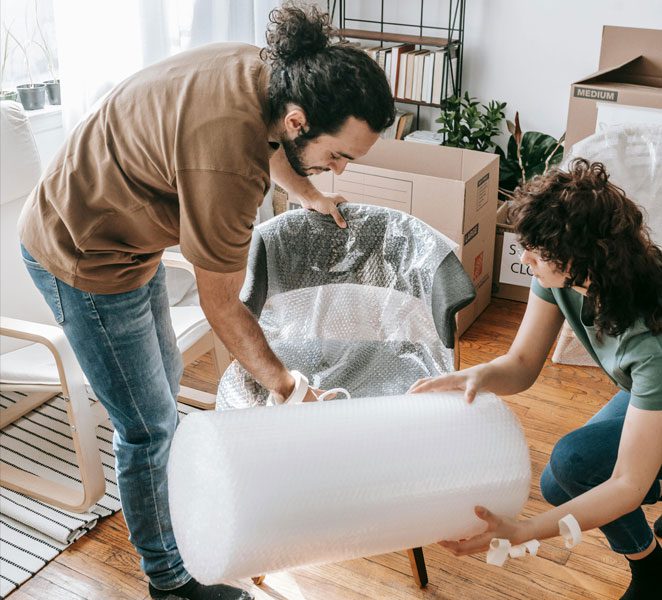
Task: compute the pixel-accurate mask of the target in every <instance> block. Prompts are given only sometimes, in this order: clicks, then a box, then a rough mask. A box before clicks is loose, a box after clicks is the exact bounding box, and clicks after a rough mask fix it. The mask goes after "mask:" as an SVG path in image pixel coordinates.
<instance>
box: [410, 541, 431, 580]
mask: <svg viewBox="0 0 662 600" xmlns="http://www.w3.org/2000/svg"><path fill="white" fill-rule="evenodd" d="M407 556H409V564H410V565H411V572H412V574H413V575H414V581H415V582H416V585H417V586H418V587H420V588H424V587H425V586H426V585H427V584H428V570H427V569H426V568H425V557H424V556H423V548H412V549H411V550H407Z"/></svg>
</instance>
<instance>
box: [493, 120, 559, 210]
mask: <svg viewBox="0 0 662 600" xmlns="http://www.w3.org/2000/svg"><path fill="white" fill-rule="evenodd" d="M506 123H507V126H508V131H509V132H510V134H511V135H510V139H509V140H508V145H507V146H506V152H504V151H503V150H502V149H501V148H500V147H499V146H497V147H496V153H497V154H498V155H499V157H500V158H499V194H500V196H501V199H502V200H510V199H511V198H512V197H513V192H514V191H515V188H516V187H517V186H518V185H521V184H523V183H525V182H526V181H528V180H529V179H531V178H532V177H534V176H536V175H543V174H544V173H546V172H547V170H548V169H549V167H551V166H553V165H556V164H558V163H559V162H560V161H561V159H562V158H563V141H564V140H565V133H564V134H563V135H562V136H561V137H560V138H559V139H558V140H557V139H555V138H554V137H552V136H551V135H547V134H545V133H540V132H539V131H527V132H526V133H524V134H522V129H521V127H520V124H519V113H518V112H517V113H515V122H514V123H513V122H512V121H506Z"/></svg>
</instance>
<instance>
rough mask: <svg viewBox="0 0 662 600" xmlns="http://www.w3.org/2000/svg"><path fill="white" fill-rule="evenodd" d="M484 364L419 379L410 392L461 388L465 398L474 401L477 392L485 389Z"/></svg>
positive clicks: (443, 390) (424, 392)
mask: <svg viewBox="0 0 662 600" xmlns="http://www.w3.org/2000/svg"><path fill="white" fill-rule="evenodd" d="M482 366H483V365H478V366H476V367H471V368H469V369H464V370H463V371H457V372H455V373H448V374H447V375H440V376H439V377H426V378H425V379H419V380H418V381H417V382H416V383H415V384H414V385H412V386H411V387H410V388H409V391H408V392H407V393H408V394H426V393H430V392H446V391H449V390H460V391H463V392H464V398H465V400H466V401H467V402H468V403H470V404H471V403H472V402H473V401H474V399H475V398H476V394H477V393H478V392H479V391H480V390H481V389H483V378H484V377H483V369H482Z"/></svg>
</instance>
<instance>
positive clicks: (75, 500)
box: [0, 102, 230, 512]
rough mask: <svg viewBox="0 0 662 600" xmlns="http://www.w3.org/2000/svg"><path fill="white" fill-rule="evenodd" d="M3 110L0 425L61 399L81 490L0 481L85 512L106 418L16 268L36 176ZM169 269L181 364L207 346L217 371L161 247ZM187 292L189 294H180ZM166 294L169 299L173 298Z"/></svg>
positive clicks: (203, 326) (96, 494) (97, 475)
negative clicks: (12, 396) (1, 401)
mask: <svg viewBox="0 0 662 600" xmlns="http://www.w3.org/2000/svg"><path fill="white" fill-rule="evenodd" d="M0 108H1V113H2V116H1V118H2V138H1V141H2V155H1V167H2V174H1V186H2V187H1V193H0V209H1V213H0V222H1V227H2V230H1V237H0V241H1V244H2V246H1V250H2V252H1V254H0V260H1V269H0V273H1V280H2V286H1V288H2V291H1V303H2V316H1V317H0V335H1V336H2V339H1V340H0V344H1V346H0V352H1V356H2V361H1V364H0V390H11V391H18V392H21V393H23V394H25V398H24V399H23V400H21V401H20V402H18V403H16V404H13V405H12V406H8V407H7V408H3V409H2V410H1V411H0V428H4V427H6V426H7V425H9V424H11V423H13V422H14V421H16V420H17V419H18V418H20V417H21V416H23V415H25V414H26V413H28V412H30V411H31V410H33V409H35V408H37V407H38V406H40V405H41V404H43V403H44V402H46V401H48V400H49V399H51V398H52V397H54V396H56V395H57V394H60V393H61V394H62V395H63V396H64V397H65V399H66V400H67V413H68V419H69V423H70V425H71V433H72V438H73V444H74V449H75V453H76V462H77V465H78V467H79V469H80V475H81V480H82V484H83V485H82V489H79V488H73V487H70V486H66V485H62V484H59V483H56V482H53V481H50V480H47V479H44V478H40V477H37V476H35V475H33V474H30V473H27V472H25V471H22V470H20V469H18V468H16V467H13V466H11V465H3V468H2V474H1V476H0V483H1V484H2V485H4V486H6V487H8V488H10V489H12V490H15V491H17V492H20V493H24V494H26V495H29V496H32V497H34V498H37V499H39V500H43V501H45V502H48V503H50V504H53V505H55V506H58V507H60V508H64V509H66V510H71V511H74V512H84V511H85V510H87V509H88V508H89V507H90V506H92V505H93V504H94V503H96V502H97V501H98V500H99V499H100V498H101V497H102V496H103V494H104V492H105V481H104V475H103V471H102V466H101V458H100V455H99V450H98V446H97V439H96V432H95V428H96V426H97V425H98V424H99V423H101V422H103V421H105V420H106V419H107V414H106V411H105V410H104V409H103V407H102V406H101V404H100V403H99V402H93V403H92V404H90V400H89V396H90V395H92V392H91V390H89V386H88V385H87V383H86V381H85V378H84V375H83V373H82V371H81V369H80V367H79V365H78V363H77V361H76V359H75V356H74V354H73V350H72V349H71V347H70V346H69V344H68V342H67V340H66V337H65V336H64V333H63V331H62V329H61V328H60V327H58V326H57V324H56V323H55V320H54V318H53V315H52V313H51V311H50V309H49V308H48V306H47V305H46V302H45V301H44V300H43V298H42V297H41V295H40V294H39V292H38V291H37V290H36V288H35V287H34V284H33V283H32V281H31V279H30V277H29V275H28V273H27V271H26V269H25V268H24V266H23V261H22V257H21V255H20V249H19V239H18V233H17V228H16V225H17V221H18V217H19V215H20V213H21V209H22V207H23V204H24V203H25V200H26V198H27V196H28V194H29V193H30V192H31V190H32V189H33V188H34V186H35V185H36V184H37V182H38V180H39V176H40V173H41V165H40V161H39V153H38V151H37V147H36V144H35V141H34V136H33V135H32V131H31V129H30V124H29V121H28V119H27V117H26V115H25V113H24V112H23V109H22V108H21V106H20V105H19V104H18V103H15V102H2V103H0ZM164 262H165V263H166V266H168V267H171V268H172V267H174V268H178V269H184V271H188V274H187V276H188V278H189V279H188V281H182V279H181V277H180V278H178V277H177V275H175V276H174V277H171V275H170V271H169V274H168V276H169V278H170V279H172V280H173V281H174V283H175V284H176V285H173V286H172V291H171V290H170V288H169V292H171V298H172V299H173V300H176V302H171V304H175V305H174V306H171V317H172V321H173V326H174V328H175V333H176V335H177V344H178V346H179V348H180V350H181V352H182V354H183V357H184V364H188V363H190V362H192V361H194V360H196V359H197V358H199V357H200V356H201V355H202V354H205V353H206V352H208V351H212V352H213V353H214V356H215V364H216V367H217V369H218V373H219V376H220V373H222V372H223V370H224V369H225V367H226V366H227V364H228V363H229V362H230V357H229V355H228V354H227V351H226V350H225V348H224V347H223V346H222V344H221V343H220V342H219V341H217V340H216V338H215V336H214V335H213V333H212V331H211V328H210V326H209V324H208V323H207V321H206V319H205V317H204V314H203V313H202V309H201V308H200V307H199V306H198V305H196V304H195V293H194V291H192V289H191V288H192V286H193V285H194V279H193V276H192V273H193V268H192V266H191V265H190V264H189V263H187V261H186V260H185V259H183V257H182V256H181V254H179V253H177V252H168V253H166V256H165V257H164ZM185 292H188V293H185ZM173 295H174V296H176V297H174V298H173ZM179 399H180V400H181V401H183V402H186V403H188V404H191V405H193V406H197V407H200V408H211V407H213V406H214V402H215V395H214V394H209V393H206V392H202V391H200V390H195V389H191V388H186V387H184V388H182V390H181V396H180V398H179Z"/></svg>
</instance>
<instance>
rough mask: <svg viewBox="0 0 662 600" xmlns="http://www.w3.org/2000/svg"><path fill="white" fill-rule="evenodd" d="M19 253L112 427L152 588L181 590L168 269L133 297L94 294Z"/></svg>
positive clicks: (175, 374) (176, 369) (128, 515)
mask: <svg viewBox="0 0 662 600" xmlns="http://www.w3.org/2000/svg"><path fill="white" fill-rule="evenodd" d="M21 250H22V253H23V260H24V262H25V265H26V267H27V269H28V272H29V273H30V276H31V277H32V279H33V281H34V282H35V284H36V286H37V288H38V289H39V291H40V292H41V293H42V295H43V296H44V298H45V299H46V302H47V303H48V305H49V306H50V308H51V310H52V311H53V314H54V315H55V319H56V320H57V322H58V323H59V324H60V325H61V326H62V327H63V329H64V332H65V334H66V336H67V339H68V340H69V343H70V344H71V346H72V347H73V349H74V352H75V353H76V357H77V358H78V361H79V362H80V365H81V367H82V368H83V371H84V373H85V375H86V377H87V378H88V380H89V382H90V384H91V386H92V389H93V390H94V392H95V394H96V395H97V397H98V398H99V400H100V401H101V403H102V404H103V405H104V406H105V408H106V410H107V411H108V413H109V415H110V419H111V421H112V423H113V425H114V427H115V434H114V438H113V447H114V450H115V457H116V468H117V482H118V485H119V490H120V497H121V500H122V509H123V511H124V518H125V519H126V523H127V526H128V528H129V532H130V538H129V539H130V540H131V542H132V543H133V545H134V546H135V547H136V550H137V551H138V553H139V554H140V556H141V557H142V561H141V564H142V568H143V570H144V571H145V573H146V574H147V575H148V576H149V578H150V580H151V581H152V584H153V585H154V586H155V587H157V588H160V589H164V590H167V589H172V588H175V587H178V586H180V585H182V584H184V583H186V582H187V581H188V580H189V579H190V577H191V576H190V575H189V574H188V573H187V571H186V569H185V568H184V565H183V562H182V559H181V557H180V555H179V552H178V550H177V545H176V543H175V538H174V535H173V532H172V525H171V522H170V511H169V508H168V485H167V476H166V466H167V462H168V453H169V451H170V443H171V441H172V437H173V435H174V433H175V428H176V427H177V423H178V415H177V405H176V398H177V394H178V391H179V380H180V378H181V376H182V372H183V365H182V358H181V354H180V352H179V350H178V348H177V341H176V339H175V333H174V331H173V329H172V323H171V321H170V310H169V307H168V295H167V291H166V284H165V268H164V266H163V265H162V264H161V265H160V266H159V268H158V270H157V272H156V274H155V275H154V277H153V278H152V279H151V280H150V281H149V282H148V283H146V284H145V285H143V286H142V287H140V288H138V289H137V290H134V291H132V292H126V293H121V294H92V293H88V292H83V291H81V290H78V289H76V288H73V287H71V286H69V285H67V284H66V283H64V282H63V281H61V280H59V279H57V278H56V277H55V276H53V275H52V274H51V273H49V272H48V271H46V270H45V269H44V268H43V267H42V266H41V265H40V264H39V263H38V262H37V261H36V260H35V259H34V258H33V257H32V256H31V255H30V254H29V253H28V251H27V250H26V249H25V248H23V247H22V248H21Z"/></svg>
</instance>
